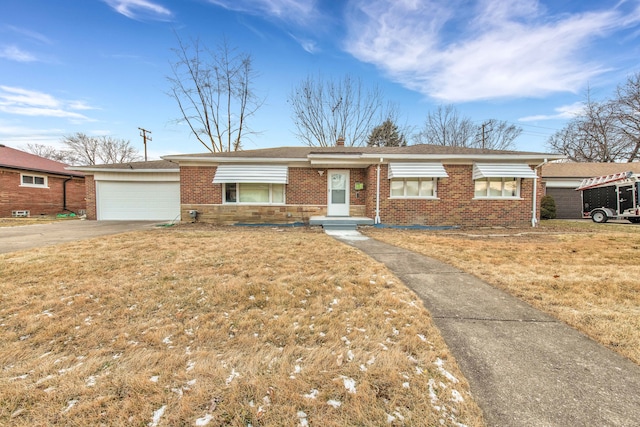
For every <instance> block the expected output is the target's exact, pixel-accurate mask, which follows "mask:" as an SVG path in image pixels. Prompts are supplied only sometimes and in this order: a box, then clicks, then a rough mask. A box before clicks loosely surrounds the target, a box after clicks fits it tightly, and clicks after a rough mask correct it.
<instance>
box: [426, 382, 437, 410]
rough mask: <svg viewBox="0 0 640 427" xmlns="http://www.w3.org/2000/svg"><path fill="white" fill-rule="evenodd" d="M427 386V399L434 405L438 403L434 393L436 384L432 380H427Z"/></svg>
mask: <svg viewBox="0 0 640 427" xmlns="http://www.w3.org/2000/svg"><path fill="white" fill-rule="evenodd" d="M427 384H428V385H429V399H431V404H432V405H435V404H436V403H438V395H437V394H436V391H435V385H436V382H435V381H434V379H433V378H429V382H428V383H427Z"/></svg>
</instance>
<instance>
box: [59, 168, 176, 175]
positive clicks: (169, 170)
mask: <svg viewBox="0 0 640 427" xmlns="http://www.w3.org/2000/svg"><path fill="white" fill-rule="evenodd" d="M68 169H69V170H78V171H82V172H128V173H132V172H138V173H152V172H154V173H158V172H180V169H179V168H177V169H131V168H128V169H115V168H114V169H110V168H96V167H92V166H74V167H73V168H68Z"/></svg>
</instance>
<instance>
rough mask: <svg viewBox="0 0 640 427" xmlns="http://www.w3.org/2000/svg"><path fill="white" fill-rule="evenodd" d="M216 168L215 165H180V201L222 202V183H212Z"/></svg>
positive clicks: (185, 202)
mask: <svg viewBox="0 0 640 427" xmlns="http://www.w3.org/2000/svg"><path fill="white" fill-rule="evenodd" d="M216 169H217V167H215V166H213V167H211V166H181V167H180V203H181V204H183V205H185V204H220V203H222V184H213V177H214V175H215V174H216ZM187 218H188V216H187Z"/></svg>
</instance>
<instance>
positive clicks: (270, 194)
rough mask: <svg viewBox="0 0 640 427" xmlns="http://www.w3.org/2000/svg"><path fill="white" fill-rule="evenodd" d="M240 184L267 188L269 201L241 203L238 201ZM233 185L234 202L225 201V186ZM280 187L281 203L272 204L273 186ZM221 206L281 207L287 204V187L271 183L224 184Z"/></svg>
mask: <svg viewBox="0 0 640 427" xmlns="http://www.w3.org/2000/svg"><path fill="white" fill-rule="evenodd" d="M240 184H262V185H268V186H269V201H268V202H241V201H240ZM228 185H235V187H236V201H235V202H229V201H227V186H228ZM274 185H281V186H282V193H283V194H282V199H283V201H282V202H274V201H273V186H274ZM222 204H223V205H243V206H265V205H276V206H283V205H286V204H287V187H286V184H279V183H271V182H225V183H223V184H222Z"/></svg>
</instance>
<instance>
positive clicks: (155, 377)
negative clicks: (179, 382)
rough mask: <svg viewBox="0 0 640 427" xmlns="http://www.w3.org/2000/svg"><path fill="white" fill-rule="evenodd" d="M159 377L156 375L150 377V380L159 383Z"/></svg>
mask: <svg viewBox="0 0 640 427" xmlns="http://www.w3.org/2000/svg"><path fill="white" fill-rule="evenodd" d="M159 379H160V377H159V376H158V375H154V376H152V377H151V378H149V381H151V382H152V383H157V382H158V380H159Z"/></svg>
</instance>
